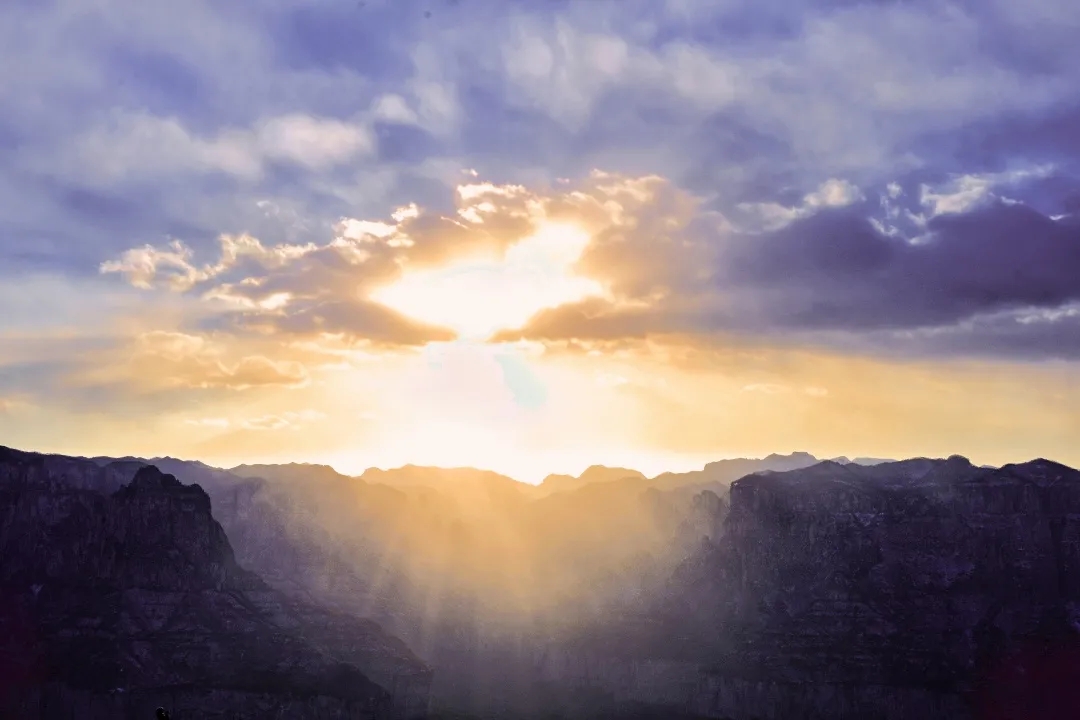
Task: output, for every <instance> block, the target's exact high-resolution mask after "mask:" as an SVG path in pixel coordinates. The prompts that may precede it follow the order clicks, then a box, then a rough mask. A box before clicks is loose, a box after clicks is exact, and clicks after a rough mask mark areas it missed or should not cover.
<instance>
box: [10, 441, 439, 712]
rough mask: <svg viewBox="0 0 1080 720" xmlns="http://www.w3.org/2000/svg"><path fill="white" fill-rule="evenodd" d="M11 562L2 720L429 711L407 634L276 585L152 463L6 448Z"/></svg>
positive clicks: (188, 492) (201, 504) (206, 508)
mask: <svg viewBox="0 0 1080 720" xmlns="http://www.w3.org/2000/svg"><path fill="white" fill-rule="evenodd" d="M128 480H130V482H128ZM125 483H126V484H125ZM0 557H2V558H3V563H2V564H0V715H3V716H5V717H20V718H21V717H27V718H33V717H38V718H43V719H45V718H54V717H56V718H60V717H71V716H76V715H77V716H79V717H102V718H105V717H110V718H111V717H149V716H150V715H152V711H153V708H154V707H156V706H157V705H166V706H168V707H170V708H171V709H173V710H174V716H178V717H190V718H198V717H211V716H213V717H222V716H224V717H235V718H245V717H251V718H255V717H259V718H263V717H296V718H324V717H325V718H330V717H334V718H337V717H349V718H407V717H422V716H423V715H424V714H425V712H426V704H427V688H428V686H429V685H430V681H431V673H430V671H429V670H428V669H427V668H426V667H425V666H424V665H423V664H422V663H420V662H419V661H418V660H417V659H416V658H415V657H414V656H413V655H412V654H411V653H410V652H409V650H408V649H407V648H406V647H405V646H404V645H403V644H402V643H401V642H400V641H397V640H396V639H394V638H391V637H389V636H387V635H385V634H384V633H383V632H382V631H381V630H380V628H379V627H378V626H377V625H375V624H374V623H370V622H364V621H358V620H356V619H355V618H352V617H349V616H345V615H341V614H334V613H331V612H328V611H325V610H321V609H319V608H316V607H313V606H310V605H307V604H304V603H302V602H299V601H296V600H291V599H287V598H286V597H284V596H282V595H281V594H279V593H277V592H275V591H273V590H271V589H270V588H269V587H268V586H267V585H266V584H265V583H263V582H262V581H261V580H260V579H259V578H258V577H257V576H255V575H253V574H252V573H250V572H247V571H245V570H244V569H242V568H241V567H239V566H238V565H237V563H236V560H235V558H234V556H233V552H232V549H231V546H230V544H229V541H228V539H227V538H226V536H225V533H224V531H223V530H222V528H221V526H220V525H219V524H218V523H217V522H216V521H215V520H214V518H213V516H212V515H211V512H210V498H209V497H208V496H207V494H206V493H205V492H204V491H203V490H202V489H201V488H200V487H198V486H185V485H182V484H181V483H180V482H179V481H177V480H176V479H175V478H174V477H172V476H170V475H164V474H162V473H161V472H159V471H158V470H157V469H156V468H153V467H142V466H141V465H139V464H135V463H113V464H109V465H106V466H104V467H102V466H100V465H98V464H96V463H93V462H90V461H83V460H79V459H75V458H62V457H56V456H42V455H36V454H30V453H20V452H16V451H12V450H8V449H4V448H0Z"/></svg>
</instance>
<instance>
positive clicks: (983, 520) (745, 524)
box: [635, 457, 1080, 720]
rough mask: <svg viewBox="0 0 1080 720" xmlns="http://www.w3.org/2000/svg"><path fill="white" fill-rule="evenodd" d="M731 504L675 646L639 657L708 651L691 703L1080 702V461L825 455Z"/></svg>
mask: <svg viewBox="0 0 1080 720" xmlns="http://www.w3.org/2000/svg"><path fill="white" fill-rule="evenodd" d="M730 502H731V509H730V514H729V516H728V519H727V521H726V526H725V534H724V537H723V538H722V540H720V541H719V542H717V543H709V544H707V545H706V546H705V547H704V548H703V549H702V551H701V552H699V553H698V554H697V555H695V556H694V557H693V558H691V559H690V560H689V561H688V562H687V563H686V564H684V566H683V567H682V568H681V570H680V572H679V573H678V575H677V577H676V581H675V583H674V584H673V586H672V587H671V588H669V591H668V592H669V596H668V599H667V602H668V603H669V605H668V614H667V618H666V625H665V627H666V632H665V641H664V642H663V643H660V644H656V643H652V644H647V646H645V647H639V648H637V649H636V651H635V654H636V656H637V657H639V658H640V657H651V658H652V659H654V660H655V659H656V658H658V657H668V658H671V659H678V660H682V661H687V660H688V659H693V660H695V661H696V663H697V670H698V673H697V679H696V688H695V689H693V691H692V692H689V693H688V694H687V695H685V697H687V698H688V700H687V703H686V705H685V706H684V708H685V709H686V710H688V711H692V712H695V713H698V714H701V715H707V716H710V717H730V718H751V717H756V718H762V719H763V720H764V719H766V718H788V717H801V718H864V717H873V718H897V719H899V718H910V717H923V718H968V717H995V718H996V717H1002V718H1004V717H1039V718H1042V717H1047V718H1049V717H1070V716H1077V714H1078V713H1080V695H1078V694H1077V691H1076V687H1077V683H1078V682H1080V663H1078V656H1080V635H1078V634H1077V629H1078V628H1080V472H1077V471H1076V470H1073V469H1070V468H1067V467H1065V466H1062V465H1059V464H1056V463H1052V462H1048V461H1045V460H1036V461H1033V462H1029V463H1025V464H1021V465H1008V466H1005V467H1003V468H1000V469H984V468H977V467H974V466H972V465H971V464H970V463H969V462H968V461H967V460H966V459H964V458H960V457H952V458H949V459H948V460H937V461H934V460H911V461H904V462H896V463H887V464H883V465H877V466H874V467H859V466H855V465H839V464H837V463H831V462H825V463H821V464H818V465H815V466H813V467H810V468H807V469H804V470H798V471H793V472H786V473H764V474H758V475H754V476H750V477H746V478H743V479H741V480H739V481H737V482H735V483H734V484H733V485H732V486H731V491H730ZM681 667H683V669H684V672H683V674H682V676H681V677H682V681H681V682H682V685H681V687H682V688H684V689H685V688H686V687H687V683H688V682H690V680H691V679H692V677H691V676H688V675H687V674H686V672H685V669H686V667H685V665H683V666H681ZM1049 668H1054V670H1053V672H1050V671H1049ZM691 684H692V683H691ZM1021 711H1022V712H1021Z"/></svg>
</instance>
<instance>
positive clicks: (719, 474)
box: [652, 452, 819, 490]
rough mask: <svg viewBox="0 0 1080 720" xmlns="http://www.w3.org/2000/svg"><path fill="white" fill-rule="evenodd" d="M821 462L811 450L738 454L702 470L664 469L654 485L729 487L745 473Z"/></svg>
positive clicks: (787, 468) (805, 465)
mask: <svg viewBox="0 0 1080 720" xmlns="http://www.w3.org/2000/svg"><path fill="white" fill-rule="evenodd" d="M817 462H819V461H818V459H817V458H816V457H814V456H813V455H811V454H810V453H805V452H793V453H791V454H790V455H777V454H775V453H774V454H772V455H769V456H768V457H764V458H761V459H749V458H735V459H732V460H718V461H717V462H711V463H709V464H707V465H706V466H705V468H704V469H702V470H692V471H690V472H685V473H671V472H668V473H662V474H660V475H657V476H656V477H654V478H653V479H652V484H653V486H654V487H657V488H661V489H664V490H674V489H676V488H684V487H692V488H704V487H710V489H713V490H725V489H726V487H727V486H728V485H730V484H731V483H732V482H733V481H735V480H738V479H739V478H741V477H744V476H746V475H750V474H752V473H756V472H762V471H764V470H796V469H798V468H804V467H809V466H811V465H814V464H815V463H817Z"/></svg>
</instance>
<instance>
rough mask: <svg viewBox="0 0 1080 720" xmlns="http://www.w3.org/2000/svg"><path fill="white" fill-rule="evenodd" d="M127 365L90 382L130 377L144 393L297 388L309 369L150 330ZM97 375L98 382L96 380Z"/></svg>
mask: <svg viewBox="0 0 1080 720" xmlns="http://www.w3.org/2000/svg"><path fill="white" fill-rule="evenodd" d="M130 350H131V359H130V361H129V362H128V363H127V364H126V366H121V367H119V368H109V369H102V370H99V374H91V375H90V376H89V377H87V376H84V377H83V381H86V380H88V379H101V380H107V379H113V380H114V381H117V379H118V378H117V371H120V372H121V373H129V374H130V375H129V377H130V381H131V382H130V383H129V385H134V386H136V387H139V386H141V387H142V388H143V389H145V390H154V389H168V388H197V389H210V390H213V389H225V390H234V391H243V390H250V389H252V388H266V387H279V388H300V387H304V386H305V385H307V384H308V383H309V382H310V376H309V374H308V371H307V368H305V367H304V366H303V365H302V364H300V363H298V362H295V361H292V360H282V359H271V358H269V357H266V356H264V355H242V356H239V357H236V356H235V353H234V352H230V348H228V347H227V346H225V345H224V344H223V343H220V342H215V341H213V340H211V339H210V338H207V337H205V336H200V335H189V334H185V333H181V332H167V331H154V332H150V333H145V334H142V335H139V336H138V337H136V338H135V340H134V343H133V346H132V347H131V348H130ZM95 375H96V378H95Z"/></svg>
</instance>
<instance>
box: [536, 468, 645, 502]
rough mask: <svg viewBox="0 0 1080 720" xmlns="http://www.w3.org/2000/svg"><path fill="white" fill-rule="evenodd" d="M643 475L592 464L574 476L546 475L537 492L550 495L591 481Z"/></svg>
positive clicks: (576, 487) (634, 477)
mask: <svg viewBox="0 0 1080 720" xmlns="http://www.w3.org/2000/svg"><path fill="white" fill-rule="evenodd" d="M644 477H645V476H644V475H643V474H642V473H641V472H639V471H637V470H630V469H628V468H618V467H605V466H603V465H592V466H590V467H588V468H586V469H585V472H583V473H581V474H580V475H578V476H577V477H574V476H573V475H548V476H547V477H546V478H544V480H543V481H542V482H541V483H540V486H539V493H540V494H542V495H550V494H551V493H557V492H566V491H568V490H576V489H578V488H580V487H582V486H584V485H589V484H591V483H598V482H614V481H616V480H625V479H627V478H633V479H643V478H644Z"/></svg>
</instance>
